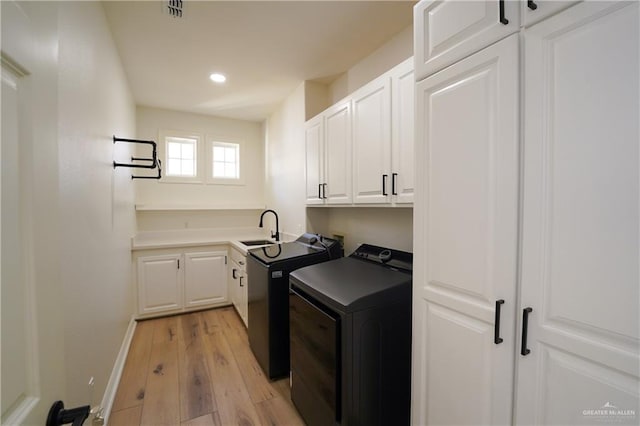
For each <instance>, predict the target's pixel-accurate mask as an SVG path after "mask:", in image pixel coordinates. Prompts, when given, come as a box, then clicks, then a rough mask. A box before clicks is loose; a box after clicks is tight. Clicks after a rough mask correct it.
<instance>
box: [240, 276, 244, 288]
mask: <svg viewBox="0 0 640 426" xmlns="http://www.w3.org/2000/svg"><path fill="white" fill-rule="evenodd" d="M243 278H244V277H240V287H244V284H242V279H243Z"/></svg>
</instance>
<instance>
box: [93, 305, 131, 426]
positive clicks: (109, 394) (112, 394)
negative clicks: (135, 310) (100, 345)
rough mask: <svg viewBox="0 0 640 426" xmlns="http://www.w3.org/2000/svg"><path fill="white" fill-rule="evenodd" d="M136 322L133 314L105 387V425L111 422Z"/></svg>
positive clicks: (103, 410)
mask: <svg viewBox="0 0 640 426" xmlns="http://www.w3.org/2000/svg"><path fill="white" fill-rule="evenodd" d="M136 324H137V322H136V318H135V316H134V315H132V316H131V320H130V321H129V327H127V332H126V333H125V335H124V339H123V340H122V346H121V347H120V352H118V357H117V358H116V362H115V363H114V365H113V370H112V371H111V376H110V377H109V382H108V383H107V388H106V389H105V391H104V396H103V397H102V404H101V407H102V413H103V416H104V425H105V426H106V425H108V424H109V416H110V415H111V408H112V407H113V401H114V400H115V398H116V392H117V390H118V385H119V384H120V378H121V377H122V371H123V370H124V363H125V361H126V360H127V355H128V354H129V348H130V347H131V341H132V340H133V334H134V332H135V331H136Z"/></svg>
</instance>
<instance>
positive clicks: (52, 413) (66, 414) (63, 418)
mask: <svg viewBox="0 0 640 426" xmlns="http://www.w3.org/2000/svg"><path fill="white" fill-rule="evenodd" d="M90 412H91V407H90V406H88V405H84V406H82V407H76V408H64V403H63V402H62V401H56V402H54V403H53V405H52V406H51V408H50V409H49V414H48V415H47V422H46V423H45V424H46V426H60V425H66V424H69V423H72V425H73V426H81V425H82V424H83V423H84V421H85V420H87V418H88V417H89V414H90Z"/></svg>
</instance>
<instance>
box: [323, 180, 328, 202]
mask: <svg viewBox="0 0 640 426" xmlns="http://www.w3.org/2000/svg"><path fill="white" fill-rule="evenodd" d="M322 199H323V200H326V199H327V184H326V183H323V184H322Z"/></svg>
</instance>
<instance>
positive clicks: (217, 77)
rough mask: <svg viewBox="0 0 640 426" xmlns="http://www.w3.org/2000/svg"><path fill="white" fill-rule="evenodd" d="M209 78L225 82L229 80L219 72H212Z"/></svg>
mask: <svg viewBox="0 0 640 426" xmlns="http://www.w3.org/2000/svg"><path fill="white" fill-rule="evenodd" d="M209 78H210V79H211V81H215V82H216V83H224V82H225V81H226V80H227V77H225V76H224V75H222V74H220V73H217V72H214V73H213V74H211V75H210V76H209Z"/></svg>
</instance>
